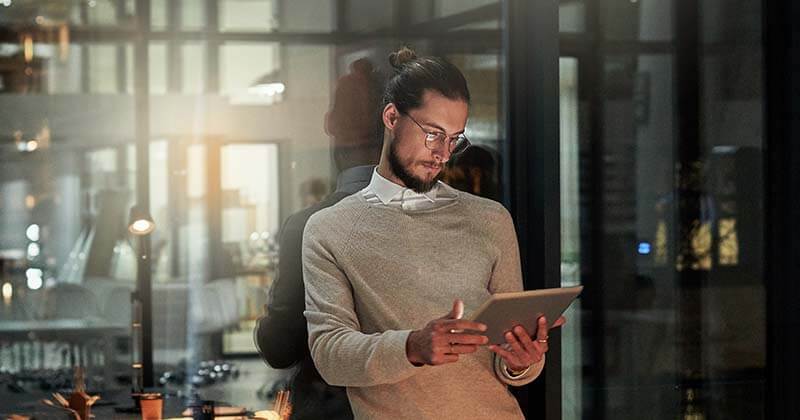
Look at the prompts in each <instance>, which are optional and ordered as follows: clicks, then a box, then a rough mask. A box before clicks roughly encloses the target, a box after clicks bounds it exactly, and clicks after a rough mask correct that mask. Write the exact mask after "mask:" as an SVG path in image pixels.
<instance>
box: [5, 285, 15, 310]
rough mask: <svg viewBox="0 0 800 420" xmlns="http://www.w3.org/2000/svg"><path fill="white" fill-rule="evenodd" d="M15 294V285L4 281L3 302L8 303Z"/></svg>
mask: <svg viewBox="0 0 800 420" xmlns="http://www.w3.org/2000/svg"><path fill="white" fill-rule="evenodd" d="M13 296H14V287H13V286H12V285H11V283H8V282H6V283H3V302H4V303H5V304H6V305H8V304H10V303H11V297H13Z"/></svg>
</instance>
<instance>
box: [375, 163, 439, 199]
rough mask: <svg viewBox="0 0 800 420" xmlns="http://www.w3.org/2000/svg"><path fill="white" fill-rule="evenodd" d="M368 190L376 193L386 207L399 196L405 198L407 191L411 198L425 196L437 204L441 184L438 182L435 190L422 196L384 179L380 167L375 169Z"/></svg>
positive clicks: (432, 189)
mask: <svg viewBox="0 0 800 420" xmlns="http://www.w3.org/2000/svg"><path fill="white" fill-rule="evenodd" d="M367 188H369V189H371V190H372V191H373V192H375V195H377V196H378V199H379V200H381V202H382V203H383V204H384V205H388V204H389V202H391V201H392V199H393V198H395V197H397V196H398V195H399V196H403V194H404V193H405V192H406V191H408V192H409V194H408V195H409V196H412V197H413V196H414V195H417V196H423V197H425V198H427V199H428V200H429V201H430V202H435V201H436V193H437V191H438V189H439V182H437V183H436V185H435V186H434V187H433V188H431V190H430V191H428V192H426V193H422V194H420V193H418V192H416V191H414V190H412V189H410V188H406V187H404V186H402V185H398V184H395V183H394V182H392V181H389V180H388V179H386V178H384V177H383V176H382V175H381V174H379V173H378V167H375V169H374V170H373V171H372V180H371V181H370V183H369V185H368V186H367Z"/></svg>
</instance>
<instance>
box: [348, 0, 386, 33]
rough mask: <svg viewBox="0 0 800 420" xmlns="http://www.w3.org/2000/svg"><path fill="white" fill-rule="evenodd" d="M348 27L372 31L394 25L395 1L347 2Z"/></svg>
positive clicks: (368, 0)
mask: <svg viewBox="0 0 800 420" xmlns="http://www.w3.org/2000/svg"><path fill="white" fill-rule="evenodd" d="M346 4H347V28H348V29H349V30H351V31H370V30H375V29H380V28H388V27H391V26H392V22H393V20H392V19H393V16H394V14H395V13H397V11H396V10H395V5H396V3H395V2H391V1H385V0H384V1H373V0H351V1H348V2H347V3H346Z"/></svg>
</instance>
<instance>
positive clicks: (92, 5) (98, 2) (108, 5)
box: [86, 0, 117, 25]
mask: <svg viewBox="0 0 800 420" xmlns="http://www.w3.org/2000/svg"><path fill="white" fill-rule="evenodd" d="M86 5H87V16H88V17H89V24H90V25H113V24H115V23H117V5H116V1H114V0H89V1H87V2H86Z"/></svg>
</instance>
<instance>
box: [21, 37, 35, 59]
mask: <svg viewBox="0 0 800 420" xmlns="http://www.w3.org/2000/svg"><path fill="white" fill-rule="evenodd" d="M22 49H23V51H24V56H25V62H26V63H30V62H31V61H33V37H32V36H30V35H25V36H24V37H23V38H22Z"/></svg>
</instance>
